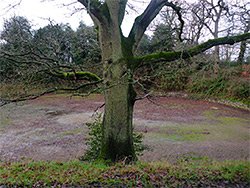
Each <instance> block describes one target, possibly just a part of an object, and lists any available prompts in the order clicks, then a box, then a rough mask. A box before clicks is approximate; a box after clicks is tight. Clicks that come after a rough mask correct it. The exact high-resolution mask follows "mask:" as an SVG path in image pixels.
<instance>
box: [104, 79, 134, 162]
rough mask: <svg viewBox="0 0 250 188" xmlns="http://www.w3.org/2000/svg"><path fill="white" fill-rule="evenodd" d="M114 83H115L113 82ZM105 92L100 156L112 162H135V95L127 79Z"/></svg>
mask: <svg viewBox="0 0 250 188" xmlns="http://www.w3.org/2000/svg"><path fill="white" fill-rule="evenodd" d="M114 82H117V81H116V80H114ZM122 82H123V83H122V84H118V85H116V86H114V87H112V88H110V89H108V90H106V92H105V113H104V119H103V124H104V127H103V140H102V147H101V154H100V156H101V157H102V158H104V159H111V160H112V161H117V160H123V159H125V158H127V159H128V161H131V160H135V159H136V156H135V151H134V146H133V136H132V135H133V125H132V118H133V107H134V101H135V97H136V93H135V91H134V89H133V87H132V85H131V84H129V83H128V79H127V77H125V78H124V79H123V80H122Z"/></svg>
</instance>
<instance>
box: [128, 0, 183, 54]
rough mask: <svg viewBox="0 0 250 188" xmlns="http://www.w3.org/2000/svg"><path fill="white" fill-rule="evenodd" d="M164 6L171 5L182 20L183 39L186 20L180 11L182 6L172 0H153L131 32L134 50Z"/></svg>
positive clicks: (136, 21) (138, 18) (130, 37)
mask: <svg viewBox="0 0 250 188" xmlns="http://www.w3.org/2000/svg"><path fill="white" fill-rule="evenodd" d="M164 6H169V7H171V8H172V9H173V10H174V11H175V12H176V13H177V15H178V19H179V21H180V22H181V26H180V32H179V39H180V40H181V41H182V39H181V35H182V32H183V27H184V20H183V19H182V15H181V13H180V10H181V8H180V7H179V6H176V5H175V4H173V3H172V2H168V1H167V0H151V2H150V3H149V5H148V6H147V8H146V10H145V11H144V12H143V13H142V14H141V15H140V16H138V17H137V18H136V19H135V22H134V24H133V27H132V29H131V31H130V33H129V36H128V38H129V39H130V41H131V42H132V45H134V50H135V49H136V48H137V46H138V44H139V42H140V40H141V38H142V36H143V34H144V32H145V31H146V29H147V27H148V26H149V24H150V23H151V22H152V20H153V19H154V18H155V17H156V16H157V15H158V14H159V12H160V10H161V9H162V8H163V7H164Z"/></svg>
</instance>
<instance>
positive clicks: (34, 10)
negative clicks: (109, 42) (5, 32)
mask: <svg viewBox="0 0 250 188" xmlns="http://www.w3.org/2000/svg"><path fill="white" fill-rule="evenodd" d="M20 1H21V4H20V5H18V6H15V7H14V8H11V7H12V6H13V5H15V4H17V3H18V2H20ZM74 1H75V0H60V1H59V0H54V1H53V0H0V30H2V26H3V22H4V19H8V18H10V17H12V16H14V15H16V16H24V17H26V18H27V19H28V20H29V21H31V23H32V24H33V29H38V28H40V27H44V26H46V25H48V23H49V21H48V19H50V20H51V21H53V22H54V23H65V24H66V23H69V24H70V26H71V27H72V28H73V29H76V28H77V27H78V25H79V22H80V21H83V22H84V23H85V24H87V25H92V21H91V19H90V17H89V16H88V15H87V13H86V11H79V12H77V13H75V14H73V15H72V12H73V11H74V8H82V7H83V6H82V5H81V4H80V3H78V2H77V3H76V4H73V5H71V6H63V5H62V4H68V3H71V2H74ZM144 1H149V0H144ZM188 1H191V2H194V1H195V0H188ZM130 2H132V0H130ZM133 3H134V2H133ZM139 5H140V6H139V8H138V9H139V10H138V11H139V12H142V11H143V10H144V8H145V7H146V5H147V3H144V4H141V3H140V4H139ZM137 15H138V13H135V12H130V13H129V15H126V17H125V19H126V20H125V21H124V23H126V24H123V25H122V28H123V32H124V34H125V35H127V34H128V33H129V31H130V28H131V27H132V24H133V20H134V18H135V17H136V16H137Z"/></svg>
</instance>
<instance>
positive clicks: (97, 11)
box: [78, 0, 109, 22]
mask: <svg viewBox="0 0 250 188" xmlns="http://www.w3.org/2000/svg"><path fill="white" fill-rule="evenodd" d="M78 2H80V3H81V4H82V5H83V6H84V7H85V8H86V9H87V11H88V13H89V14H90V16H91V17H92V18H93V16H94V18H93V21H95V19H97V20H98V21H99V22H103V19H104V18H107V16H109V14H104V12H105V13H107V12H108V8H107V4H106V3H101V2H100V1H98V0H78Z"/></svg>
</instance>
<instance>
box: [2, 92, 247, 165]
mask: <svg viewBox="0 0 250 188" xmlns="http://www.w3.org/2000/svg"><path fill="white" fill-rule="evenodd" d="M154 102H155V103H151V102H149V101H148V100H142V101H137V103H136V105H135V112H134V125H135V130H136V131H137V132H143V133H144V135H145V138H144V142H145V143H146V144H148V145H149V146H150V147H151V148H152V150H153V151H146V152H144V155H143V156H142V157H140V160H145V161H154V160H162V161H172V160H176V159H177V158H178V157H180V156H182V155H183V154H184V155H189V154H190V153H195V154H197V155H201V156H208V157H209V158H213V159H216V160H231V159H232V160H236V159H250V156H249V152H250V148H249V140H250V136H249V128H250V126H249V125H250V114H249V111H247V110H242V109H238V108H234V107H229V106H225V105H222V104H217V103H213V102H208V101H201V100H189V99H187V98H180V97H178V98H176V97H162V98H157V99H156V100H155V101H154ZM103 103H104V99H103V97H102V96H101V95H93V96H91V97H89V98H72V99H70V98H69V97H68V96H67V95H47V96H45V97H41V98H39V99H37V100H34V101H30V102H27V103H24V104H22V105H14V104H11V105H8V106H5V107H3V108H0V160H2V161H18V160H21V159H24V158H25V159H27V160H28V159H29V158H32V159H34V160H70V159H75V158H78V157H79V156H82V155H83V154H84V152H85V151H86V145H85V139H86V137H87V133H88V129H87V127H86V125H85V124H86V122H91V121H92V115H93V112H94V110H95V109H97V108H98V107H99V106H101V105H102V104H103ZM157 104H159V105H157ZM100 111H103V108H102V109H100Z"/></svg>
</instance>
